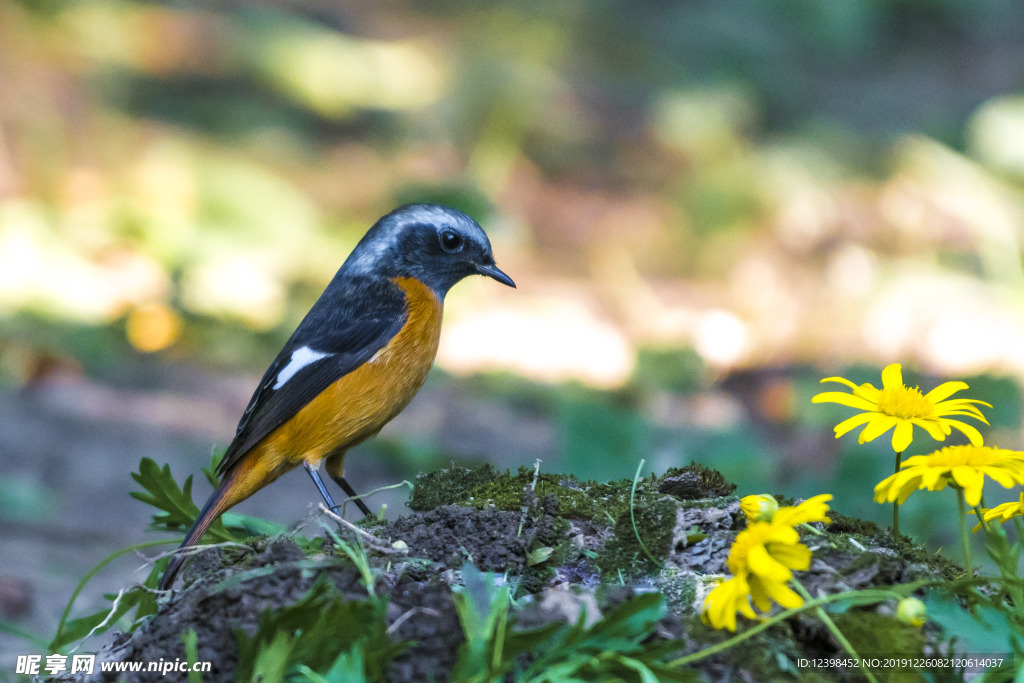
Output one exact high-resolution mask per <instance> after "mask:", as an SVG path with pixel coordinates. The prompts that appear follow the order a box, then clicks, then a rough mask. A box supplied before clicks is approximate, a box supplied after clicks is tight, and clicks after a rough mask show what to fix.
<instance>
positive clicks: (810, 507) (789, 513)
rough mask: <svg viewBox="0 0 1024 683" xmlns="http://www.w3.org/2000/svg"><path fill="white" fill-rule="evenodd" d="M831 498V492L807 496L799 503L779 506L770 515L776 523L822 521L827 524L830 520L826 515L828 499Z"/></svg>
mask: <svg viewBox="0 0 1024 683" xmlns="http://www.w3.org/2000/svg"><path fill="white" fill-rule="evenodd" d="M830 500H832V494H831V493H823V494H821V495H820V496H814V497H813V498H808V499H807V500H805V501H804V502H802V503H800V504H799V505H790V506H787V507H784V508H779V511H778V512H776V513H775V516H774V517H772V521H773V522H775V523H776V524H788V525H789V526H799V525H800V524H807V523H809V522H824V523H825V524H828V523H829V522H831V521H832V520H831V519H829V518H828V517H826V516H825V515H826V513H827V512H828V501H830Z"/></svg>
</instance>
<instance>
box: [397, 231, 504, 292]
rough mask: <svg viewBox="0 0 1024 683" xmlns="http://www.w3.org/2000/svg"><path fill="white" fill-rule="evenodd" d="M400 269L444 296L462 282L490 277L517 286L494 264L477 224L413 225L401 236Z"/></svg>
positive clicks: (487, 244)
mask: <svg viewBox="0 0 1024 683" xmlns="http://www.w3.org/2000/svg"><path fill="white" fill-rule="evenodd" d="M397 246H398V258H397V259H396V261H397V263H398V266H399V270H400V271H404V273H405V274H408V275H410V276H412V277H415V278H416V279H417V280H420V281H421V282H423V283H424V284H426V285H427V286H429V287H430V288H431V289H433V290H434V291H435V292H437V294H438V295H439V296H444V294H446V293H447V292H448V290H449V289H451V287H452V286H453V285H455V283H457V282H458V281H459V280H461V279H463V278H465V277H468V276H470V275H487V276H488V277H492V278H494V279H495V280H497V281H498V282H501V283H502V284H506V285H508V286H510V287H515V283H514V282H512V280H511V278H509V277H508V276H507V275H505V274H504V273H503V272H501V271H500V270H499V269H498V267H497V266H496V265H495V263H494V256H493V255H492V254H491V245H490V242H489V241H488V240H487V236H486V235H485V234H484V232H483V230H481V229H480V228H479V227H478V226H476V224H470V225H469V226H464V225H459V224H455V223H442V224H440V225H436V224H429V223H428V224H422V223H420V224H413V225H410V226H408V227H407V228H406V229H405V230H403V231H402V233H400V234H399V235H398V244H397Z"/></svg>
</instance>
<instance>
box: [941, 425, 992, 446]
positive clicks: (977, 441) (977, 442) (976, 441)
mask: <svg viewBox="0 0 1024 683" xmlns="http://www.w3.org/2000/svg"><path fill="white" fill-rule="evenodd" d="M940 422H942V423H943V424H946V425H949V426H950V427H956V428H957V429H958V430H959V431H960V432H962V433H963V435H964V436H966V437H967V438H968V439H970V440H971V445H972V446H981V445H982V444H983V443H985V440H984V438H983V437H982V436H981V432H979V431H978V430H977V429H975V428H974V427H972V426H971V425H969V424H967V423H966V422H960V421H959V420H940Z"/></svg>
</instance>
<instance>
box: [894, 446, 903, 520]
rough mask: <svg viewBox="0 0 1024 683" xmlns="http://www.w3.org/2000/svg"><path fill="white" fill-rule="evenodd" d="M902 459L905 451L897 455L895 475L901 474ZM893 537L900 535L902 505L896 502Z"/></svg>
mask: <svg viewBox="0 0 1024 683" xmlns="http://www.w3.org/2000/svg"><path fill="white" fill-rule="evenodd" d="M902 459H903V451H898V452H897V453H896V469H895V470H894V471H893V474H899V471H900V461H901V460H902ZM892 535H893V536H895V537H897V538H898V537H899V535H900V504H899V502H898V501H895V500H894V501H893V502H892Z"/></svg>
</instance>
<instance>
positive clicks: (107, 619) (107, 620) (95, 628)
mask: <svg viewBox="0 0 1024 683" xmlns="http://www.w3.org/2000/svg"><path fill="white" fill-rule="evenodd" d="M126 590H127V589H126V588H122V589H121V590H119V591H118V592H117V596H116V597H115V598H114V601H113V602H112V603H110V611H109V612H107V616H106V617H105V618H104V619H103V621H101V622H100V623H98V624H96V625H95V626H93V627H92V630H91V631H89V632H88V633H86V634H85V637H84V638H82V639H81V640H79V641H78V645H75V646H74V647H73V648H71V649H70V650H68V653H69V654H71V653H74V652H77V651H78V648H80V647H82V643H84V642H85V641H86V640H88V639H89V638H90V637H92V634H94V633H96V631H98V630H99V629H101V628H103V627H104V626H106V625H107V624H108V623H110V620H111V619H113V618H114V615H115V614H117V605H118V603H120V602H121V598H123V597H124V593H125V591H126Z"/></svg>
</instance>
